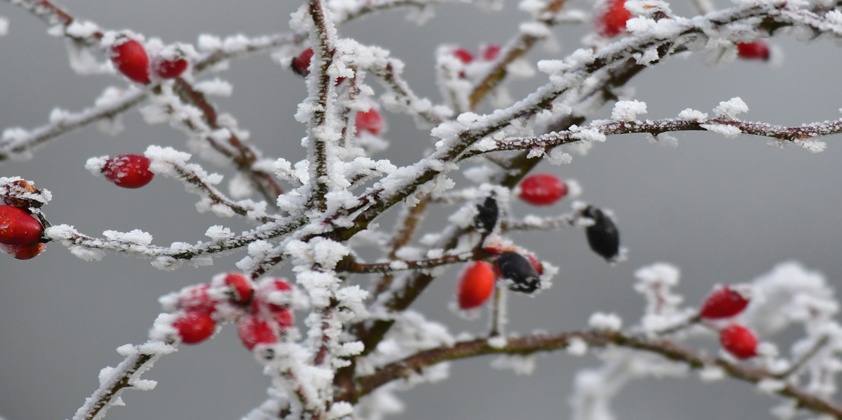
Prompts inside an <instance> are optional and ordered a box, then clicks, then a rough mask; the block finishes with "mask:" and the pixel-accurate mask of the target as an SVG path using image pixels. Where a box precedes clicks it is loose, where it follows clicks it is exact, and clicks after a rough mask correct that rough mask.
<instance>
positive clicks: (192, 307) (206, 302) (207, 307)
mask: <svg viewBox="0 0 842 420" xmlns="http://www.w3.org/2000/svg"><path fill="white" fill-rule="evenodd" d="M208 290H210V286H209V285H207V284H195V285H193V286H187V287H185V288H183V289H181V291H180V292H178V304H177V307H178V308H179V309H184V310H186V311H195V312H203V313H206V314H212V313H214V312H215V311H216V304H217V301H216V300H215V299H213V298H212V297H211V296H210V294H208Z"/></svg>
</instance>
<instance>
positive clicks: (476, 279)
mask: <svg viewBox="0 0 842 420" xmlns="http://www.w3.org/2000/svg"><path fill="white" fill-rule="evenodd" d="M486 251H489V252H494V253H500V255H499V256H498V257H497V259H496V260H495V261H494V264H491V263H488V262H485V261H475V262H473V263H471V264H469V265H468V267H467V268H466V269H465V271H463V272H462V275H461V277H460V278H459V283H458V285H457V290H456V300H457V303H458V304H459V309H462V310H467V309H474V308H478V307H480V306H482V305H483V304H485V302H487V301H488V299H489V298H491V295H492V294H493V293H494V286H495V284H496V282H497V279H498V278H500V279H510V280H512V284H511V285H510V286H509V289H510V290H513V291H516V292H523V293H532V292H534V291H535V290H538V288H539V287H541V279H540V277H539V276H541V275H542V274H543V273H544V267H543V266H542V265H541V263H540V262H539V261H538V260H537V259H536V258H535V257H533V256H531V255H527V256H526V257H524V256H522V255H520V254H518V253H517V252H513V251H502V252H501V251H500V250H496V249H491V248H486Z"/></svg>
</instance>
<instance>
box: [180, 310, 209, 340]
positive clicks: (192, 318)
mask: <svg viewBox="0 0 842 420" xmlns="http://www.w3.org/2000/svg"><path fill="white" fill-rule="evenodd" d="M172 326H173V327H175V329H176V330H178V335H179V337H181V342H182V343H184V344H197V343H201V342H202V341H205V340H207V339H208V338H210V337H211V336H212V335H213V333H214V332H215V331H216V321H214V320H213V318H211V317H210V315H208V314H207V313H205V312H201V311H187V312H185V313H184V314H183V315H180V316H179V317H178V318H177V319H176V320H175V322H173V324H172Z"/></svg>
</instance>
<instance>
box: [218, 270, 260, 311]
mask: <svg viewBox="0 0 842 420" xmlns="http://www.w3.org/2000/svg"><path fill="white" fill-rule="evenodd" d="M224 283H225V285H226V286H229V287H231V289H233V290H234V293H235V294H236V298H235V299H234V301H235V302H237V303H239V304H241V305H245V304H246V303H248V302H249V301H250V300H251V298H252V296H254V283H252V281H251V279H249V278H248V277H246V276H244V275H242V274H237V273H231V274H229V275H227V276H225V280H224Z"/></svg>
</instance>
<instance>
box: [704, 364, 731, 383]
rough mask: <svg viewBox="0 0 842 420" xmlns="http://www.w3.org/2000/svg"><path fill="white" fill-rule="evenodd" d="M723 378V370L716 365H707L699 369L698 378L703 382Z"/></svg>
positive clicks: (724, 376)
mask: <svg viewBox="0 0 842 420" xmlns="http://www.w3.org/2000/svg"><path fill="white" fill-rule="evenodd" d="M725 378H726V375H725V370H724V369H722V368H721V367H719V366H716V365H707V366H705V367H703V368H702V369H700V370H699V379H701V380H702V381H704V382H716V381H721V380H723V379H725Z"/></svg>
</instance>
